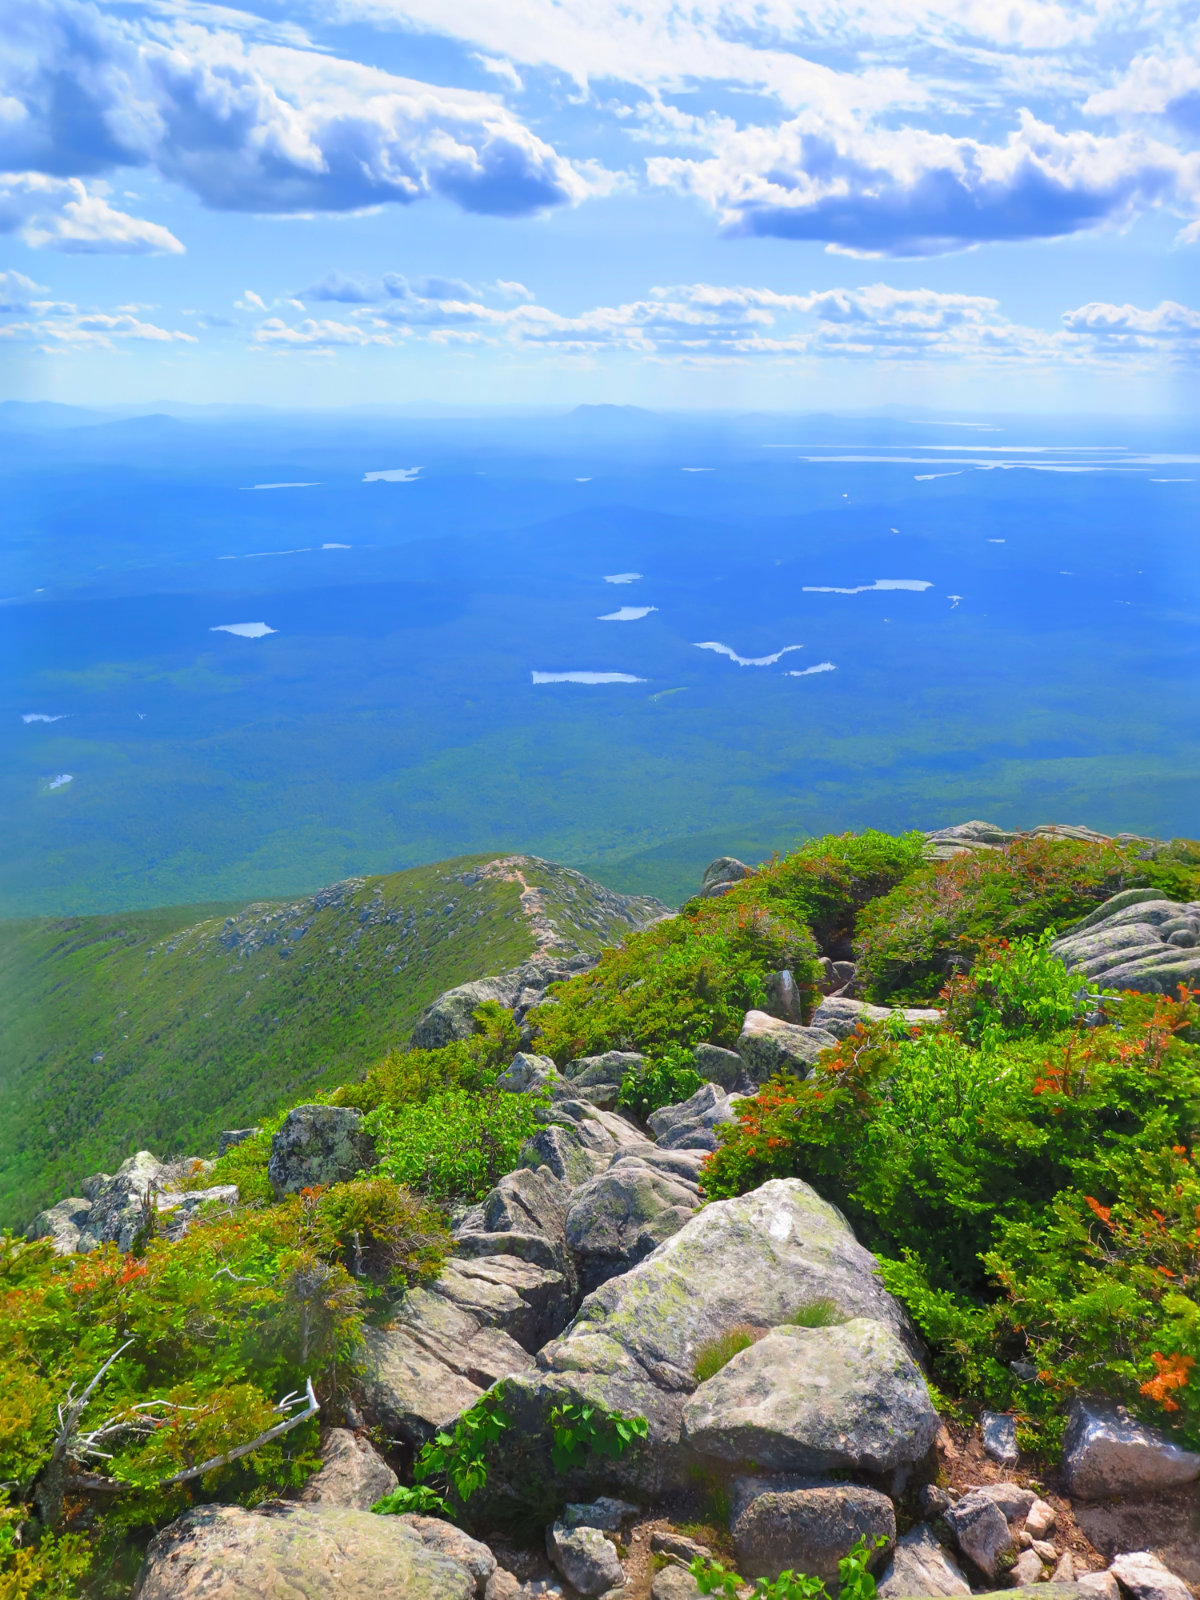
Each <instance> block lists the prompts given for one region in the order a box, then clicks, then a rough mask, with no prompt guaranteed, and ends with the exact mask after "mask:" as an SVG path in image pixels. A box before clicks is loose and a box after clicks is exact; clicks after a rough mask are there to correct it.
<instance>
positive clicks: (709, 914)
mask: <svg viewBox="0 0 1200 1600" xmlns="http://www.w3.org/2000/svg"><path fill="white" fill-rule="evenodd" d="M752 881H753V880H752ZM785 967H786V968H788V969H790V971H791V972H792V975H793V977H794V978H795V981H796V986H797V989H798V990H799V992H800V995H801V998H802V1001H803V1002H804V1003H805V1004H806V1005H808V1006H811V1005H812V1003H813V1002H814V1001H815V999H816V995H817V979H818V978H819V976H820V969H819V968H818V966H817V961H816V949H815V946H814V944H813V940H812V935H811V934H810V933H809V931H808V929H807V928H806V927H805V926H804V925H803V924H802V923H799V922H797V921H795V920H794V919H792V918H790V917H788V916H787V915H786V914H784V913H782V912H775V911H768V910H765V909H764V908H763V907H762V906H760V905H756V904H753V903H748V902H743V901H741V900H738V899H737V898H736V897H735V895H727V896H726V897H725V898H724V899H722V900H694V901H690V902H689V903H688V904H687V905H686V906H685V907H684V909H683V911H682V912H681V913H680V915H679V916H677V917H672V918H670V919H669V920H667V921H664V922H660V923H657V924H655V926H653V927H651V928H647V929H646V930H645V931H644V932H642V933H635V934H631V935H630V937H629V938H628V939H627V940H626V941H625V943H624V945H622V946H620V947H619V948H617V949H609V950H604V951H602V952H601V955H600V961H599V964H598V965H597V966H596V967H594V968H593V969H592V970H591V971H590V972H586V973H582V974H581V975H580V976H579V977H576V978H569V979H568V980H567V981H566V982H564V983H559V984H555V985H554V987H553V990H552V994H553V1004H549V1005H541V1006H538V1007H536V1008H535V1010H534V1011H532V1012H531V1013H530V1020H531V1021H532V1022H533V1023H534V1025H535V1026H536V1027H537V1029H538V1030H539V1035H540V1038H539V1042H538V1046H537V1048H538V1049H540V1050H541V1051H543V1052H544V1053H545V1054H546V1055H548V1056H551V1057H553V1059H554V1061H555V1062H556V1063H557V1064H558V1065H559V1066H560V1067H561V1066H563V1065H565V1064H566V1062H568V1061H570V1060H572V1059H573V1058H574V1057H576V1056H587V1055H597V1054H600V1053H601V1052H603V1051H605V1050H637V1051H641V1052H643V1053H651V1052H658V1053H662V1052H664V1051H666V1049H667V1048H668V1047H669V1046H672V1045H677V1046H683V1047H685V1048H686V1049H689V1050H690V1049H691V1048H692V1046H694V1045H697V1044H703V1043H708V1044H717V1045H725V1046H731V1045H733V1043H734V1042H735V1041H736V1039H737V1036H738V1034H739V1032H740V1031H741V1026H742V1019H743V1017H744V1016H745V1014H746V1011H747V1010H748V1009H750V1008H751V1007H753V1006H756V1005H760V1004H761V1003H762V1000H763V998H764V995H765V988H764V982H765V979H766V977H767V976H768V974H770V973H772V972H778V971H780V970H781V969H783V968H785Z"/></svg>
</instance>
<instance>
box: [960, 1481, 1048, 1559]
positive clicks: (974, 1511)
mask: <svg viewBox="0 0 1200 1600" xmlns="http://www.w3.org/2000/svg"><path fill="white" fill-rule="evenodd" d="M945 1522H946V1526H947V1527H948V1528H949V1529H950V1532H951V1533H952V1534H953V1535H954V1537H955V1539H956V1540H957V1541H958V1548H959V1549H960V1550H961V1551H962V1553H963V1555H964V1556H966V1558H967V1560H968V1561H973V1562H974V1563H975V1565H976V1566H977V1567H978V1568H979V1570H980V1571H981V1572H984V1573H986V1574H987V1576H988V1577H989V1578H993V1579H994V1578H995V1576H996V1574H997V1572H998V1571H999V1570H1000V1563H1001V1560H1002V1558H1003V1557H1005V1556H1007V1555H1008V1554H1009V1552H1010V1551H1011V1550H1012V1548H1013V1541H1012V1535H1011V1533H1010V1532H1009V1527H1008V1519H1007V1518H1006V1517H1005V1515H1004V1512H1003V1511H1002V1510H1001V1509H1000V1507H999V1506H998V1505H997V1504H996V1502H995V1501H994V1500H992V1499H990V1498H989V1497H988V1496H987V1495H985V1494H980V1493H979V1491H978V1490H974V1491H972V1493H970V1494H965V1495H963V1497H962V1499H961V1500H956V1501H955V1503H954V1504H953V1505H952V1506H951V1507H950V1508H949V1509H948V1510H947V1511H946V1512H945ZM1039 1565H1040V1564H1039Z"/></svg>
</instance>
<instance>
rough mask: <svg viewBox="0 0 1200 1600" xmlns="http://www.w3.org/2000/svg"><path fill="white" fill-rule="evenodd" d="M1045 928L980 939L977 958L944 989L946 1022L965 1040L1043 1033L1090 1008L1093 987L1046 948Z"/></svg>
mask: <svg viewBox="0 0 1200 1600" xmlns="http://www.w3.org/2000/svg"><path fill="white" fill-rule="evenodd" d="M1052 937H1053V935H1052V934H1051V933H1050V931H1049V929H1047V931H1046V932H1045V933H1043V934H1041V935H1040V936H1039V937H1038V938H1036V939H1034V938H1026V939H1018V940H1016V941H1015V942H1014V943H1013V944H1008V943H1000V944H999V945H996V944H995V943H994V942H993V941H990V940H989V941H986V942H985V944H984V946H983V948H982V951H981V959H980V960H978V961H977V962H976V963H975V966H974V968H973V969H972V971H971V973H970V974H969V975H968V976H967V977H965V978H952V979H951V981H950V984H949V986H948V988H947V989H946V990H945V991H944V998H945V1000H946V1002H947V1015H948V1018H949V1022H950V1025H951V1027H953V1028H954V1029H955V1030H956V1031H957V1032H958V1033H960V1034H961V1035H962V1037H963V1038H964V1039H967V1040H968V1041H969V1042H970V1043H971V1044H974V1045H979V1044H985V1045H986V1044H988V1043H990V1042H991V1041H992V1040H994V1039H999V1038H1009V1039H1015V1038H1024V1037H1036V1038H1047V1037H1049V1036H1050V1035H1051V1034H1053V1033H1057V1032H1059V1031H1060V1030H1061V1029H1063V1028H1067V1027H1069V1026H1070V1025H1071V1024H1072V1023H1073V1022H1077V1021H1079V1020H1080V1019H1081V1018H1082V1017H1083V1016H1085V1015H1087V1014H1088V1013H1089V1012H1090V1011H1092V1010H1094V1009H1095V1006H1096V1004H1097V1003H1098V996H1099V993H1100V990H1099V987H1098V986H1097V985H1096V984H1094V983H1089V982H1088V981H1087V980H1086V979H1083V978H1080V977H1079V976H1078V974H1073V973H1070V972H1068V971H1067V969H1066V967H1065V966H1064V965H1063V963H1062V962H1061V961H1059V960H1058V959H1057V957H1055V956H1054V955H1052V954H1051V952H1050V941H1051V939H1052Z"/></svg>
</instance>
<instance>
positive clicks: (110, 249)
mask: <svg viewBox="0 0 1200 1600" xmlns="http://www.w3.org/2000/svg"><path fill="white" fill-rule="evenodd" d="M2 115H3V104H2V102H0V118H2ZM0 233H15V234H17V235H18V237H19V238H20V239H21V240H22V241H23V242H24V243H25V244H27V245H29V246H30V247H31V248H32V249H35V250H61V251H64V252H66V253H67V254H72V255H180V254H182V252H183V246H182V245H181V244H180V242H179V240H178V239H177V238H176V237H175V235H174V234H173V233H171V232H170V231H169V229H167V228H163V227H160V225H159V224H158V223H157V222H146V221H145V220H144V219H143V218H141V217H131V216H130V215H129V214H128V213H127V212H124V211H118V210H116V208H115V207H113V206H110V205H109V203H108V201H107V200H105V199H104V197H103V195H100V194H98V193H95V192H94V191H92V190H89V189H88V188H87V186H86V185H85V184H84V183H83V182H82V180H81V179H79V178H56V177H50V176H47V175H46V174H45V173H42V172H5V173H0Z"/></svg>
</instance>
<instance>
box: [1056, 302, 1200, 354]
mask: <svg viewBox="0 0 1200 1600" xmlns="http://www.w3.org/2000/svg"><path fill="white" fill-rule="evenodd" d="M1062 320H1063V325H1064V327H1066V328H1067V329H1068V330H1069V332H1070V333H1072V334H1076V335H1079V336H1080V337H1081V338H1084V339H1086V340H1088V341H1090V343H1091V344H1092V347H1093V349H1094V351H1095V352H1096V354H1098V355H1119V354H1121V353H1130V354H1134V355H1137V354H1141V353H1155V354H1163V355H1167V356H1169V357H1172V358H1174V359H1175V360H1178V361H1184V362H1193V361H1196V360H1198V359H1200V311H1193V310H1192V309H1191V308H1190V307H1189V306H1183V305H1180V304H1179V302H1178V301H1177V300H1163V301H1161V302H1160V303H1159V304H1158V305H1157V306H1155V307H1153V309H1150V310H1142V309H1141V308H1140V307H1138V306H1133V305H1122V306H1118V305H1110V304H1107V303H1106V302H1104V301H1100V300H1093V301H1090V302H1089V303H1088V304H1087V305H1085V306H1079V307H1078V308H1077V309H1076V310H1074V311H1066V312H1064V313H1063V319H1062Z"/></svg>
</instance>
